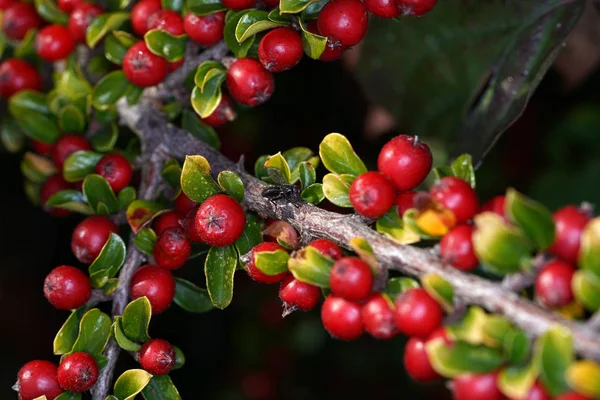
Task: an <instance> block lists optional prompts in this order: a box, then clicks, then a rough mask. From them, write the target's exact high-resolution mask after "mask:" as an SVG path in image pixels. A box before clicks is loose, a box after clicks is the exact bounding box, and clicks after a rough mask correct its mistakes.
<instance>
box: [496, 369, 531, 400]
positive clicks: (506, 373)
mask: <svg viewBox="0 0 600 400" xmlns="http://www.w3.org/2000/svg"><path fill="white" fill-rule="evenodd" d="M538 374H539V372H538V369H537V366H536V365H535V363H529V364H527V365H520V366H509V367H505V368H503V369H502V371H501V372H500V374H498V381H497V382H498V389H500V391H501V392H502V394H504V395H505V396H508V397H510V398H511V399H525V398H526V397H527V394H528V393H529V391H530V390H531V388H532V387H533V385H534V384H535V380H536V379H537V377H538Z"/></svg>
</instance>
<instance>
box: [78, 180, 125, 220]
mask: <svg viewBox="0 0 600 400" xmlns="http://www.w3.org/2000/svg"><path fill="white" fill-rule="evenodd" d="M83 194H84V195H85V197H86V198H87V199H88V203H89V204H90V206H91V207H92V209H94V210H96V211H97V212H98V213H100V212H99V211H100V210H101V209H102V210H103V212H104V211H107V212H108V213H113V212H116V211H118V210H119V202H118V201H117V196H115V193H114V192H113V190H112V189H111V187H110V185H109V184H108V182H107V181H106V179H104V178H103V177H101V176H100V175H97V174H91V175H88V176H86V178H85V179H84V180H83Z"/></svg>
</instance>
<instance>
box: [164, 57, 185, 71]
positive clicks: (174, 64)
mask: <svg viewBox="0 0 600 400" xmlns="http://www.w3.org/2000/svg"><path fill="white" fill-rule="evenodd" d="M184 62H185V58H182V59H181V60H179V61H173V62H170V63H167V74H170V73H171V72H173V71H175V70H177V69H178V68H179V67H181V66H182V65H183V63H184Z"/></svg>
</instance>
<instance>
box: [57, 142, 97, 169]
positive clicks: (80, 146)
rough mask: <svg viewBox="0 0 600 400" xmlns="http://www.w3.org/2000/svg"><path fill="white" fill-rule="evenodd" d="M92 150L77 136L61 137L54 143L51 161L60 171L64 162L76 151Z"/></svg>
mask: <svg viewBox="0 0 600 400" xmlns="http://www.w3.org/2000/svg"><path fill="white" fill-rule="evenodd" d="M83 150H92V146H90V144H89V143H88V141H87V140H85V139H84V138H83V137H82V136H79V135H62V136H61V137H59V138H58V140H57V141H56V143H54V149H53V150H52V160H53V161H54V164H56V166H57V167H58V169H62V167H63V165H64V163H65V160H66V159H67V157H69V156H70V155H71V154H73V153H75V152H76V151H83Z"/></svg>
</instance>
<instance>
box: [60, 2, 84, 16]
mask: <svg viewBox="0 0 600 400" xmlns="http://www.w3.org/2000/svg"><path fill="white" fill-rule="evenodd" d="M83 1H84V0H58V1H57V2H56V4H57V5H58V8H60V10H61V11H63V12H65V13H67V14H70V13H71V12H72V11H73V10H74V9H75V8H77V6H79V5H80V4H82V3H83Z"/></svg>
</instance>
